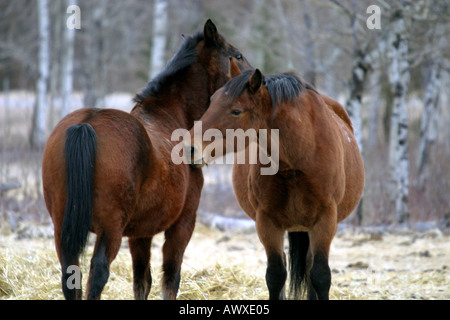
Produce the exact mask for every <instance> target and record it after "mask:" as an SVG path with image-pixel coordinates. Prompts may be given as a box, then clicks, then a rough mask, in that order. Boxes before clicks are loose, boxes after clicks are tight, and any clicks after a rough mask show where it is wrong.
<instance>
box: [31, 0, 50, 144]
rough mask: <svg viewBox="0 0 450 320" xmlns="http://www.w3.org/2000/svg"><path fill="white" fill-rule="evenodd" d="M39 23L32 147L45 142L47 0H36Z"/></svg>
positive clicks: (47, 68) (47, 74) (47, 49)
mask: <svg viewBox="0 0 450 320" xmlns="http://www.w3.org/2000/svg"><path fill="white" fill-rule="evenodd" d="M37 6H38V10H37V12H38V24H39V27H38V29H39V61H38V64H39V77H38V81H37V95H36V105H35V110H34V115H33V124H32V130H31V136H30V142H31V146H32V147H33V148H39V147H42V146H43V145H44V143H45V120H46V111H47V82H48V77H49V60H50V52H49V42H50V29H49V13H48V2H47V0H38V2H37Z"/></svg>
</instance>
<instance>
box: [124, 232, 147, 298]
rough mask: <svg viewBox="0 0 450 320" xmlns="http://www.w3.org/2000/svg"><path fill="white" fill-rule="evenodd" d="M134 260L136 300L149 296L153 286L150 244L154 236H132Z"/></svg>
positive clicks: (131, 243) (131, 248)
mask: <svg viewBox="0 0 450 320" xmlns="http://www.w3.org/2000/svg"><path fill="white" fill-rule="evenodd" d="M128 243H129V246H130V252H131V258H132V260H133V290H134V298H135V299H136V300H145V299H147V298H148V295H149V293H150V289H151V288H152V274H151V270H150V250H151V249H150V246H151V244H152V238H130V239H129V240H128Z"/></svg>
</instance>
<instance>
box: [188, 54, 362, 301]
mask: <svg viewBox="0 0 450 320" xmlns="http://www.w3.org/2000/svg"><path fill="white" fill-rule="evenodd" d="M232 65H233V62H232ZM233 70H235V71H236V72H235V73H238V74H239V73H240V72H239V70H238V69H237V68H233ZM200 121H201V123H202V132H205V131H206V130H208V129H210V128H216V129H218V130H220V131H221V132H222V135H223V137H225V136H226V134H225V132H226V129H238V128H239V129H243V130H246V131H247V130H248V129H250V128H252V129H256V130H258V134H257V142H258V144H259V147H260V148H261V145H260V144H261V135H260V133H261V132H262V131H261V130H260V129H266V130H267V129H269V130H270V131H269V132H274V134H275V133H276V131H272V130H273V129H277V130H278V131H277V132H278V137H279V138H278V141H277V140H276V139H272V138H273V137H272V136H271V137H270V138H271V139H269V138H268V139H267V141H271V143H270V144H269V145H268V150H266V152H267V154H268V155H269V158H270V159H271V160H273V159H275V157H274V152H275V151H277V152H278V154H277V157H276V159H278V164H276V165H277V169H278V171H277V172H276V174H271V175H264V174H262V173H261V172H262V171H261V169H262V168H263V167H268V165H263V164H262V163H261V160H258V162H257V163H256V164H249V163H248V162H246V163H245V164H236V162H235V164H234V167H233V185H234V190H235V194H236V196H237V199H238V201H239V203H240V205H241V207H242V208H243V210H244V211H245V212H246V213H247V214H248V215H249V216H250V217H251V218H252V219H253V220H255V221H256V230H257V233H258V236H259V238H260V240H261V242H262V244H263V245H264V248H265V251H266V254H267V259H268V265H267V270H266V282H267V286H268V289H269V296H270V299H279V298H284V285H285V282H286V278H287V271H286V261H285V254H284V251H283V241H284V234H285V232H286V231H287V232H288V239H289V254H290V289H291V290H290V291H291V294H292V295H293V297H294V298H299V297H300V296H301V294H302V293H303V290H302V289H303V288H302V282H304V281H306V282H307V284H308V297H309V298H310V299H317V298H318V299H328V297H329V288H330V285H331V273H330V268H329V265H328V256H329V250H330V244H331V241H332V239H333V237H334V235H335V233H336V229H337V224H338V222H340V221H342V220H343V219H344V218H345V217H347V216H348V215H349V214H350V213H351V212H352V210H353V209H354V208H355V207H356V205H357V204H358V202H359V200H360V197H361V194H362V190H363V187H364V167H363V162H362V159H361V154H360V151H359V149H358V145H357V143H356V141H355V138H354V136H353V129H352V125H351V122H350V119H349V117H348V115H347V113H346V112H345V110H344V108H343V107H342V106H341V105H340V104H339V103H337V102H336V101H334V100H333V99H331V98H328V97H325V96H323V95H321V94H319V93H318V92H317V91H316V90H315V89H314V88H312V87H311V86H310V85H308V84H306V83H304V82H303V81H302V80H300V79H299V78H298V77H297V76H295V75H294V74H275V75H269V76H266V77H264V76H263V75H262V74H261V72H260V71H259V70H256V71H254V72H252V71H246V72H243V73H242V74H239V75H236V77H234V78H232V79H231V80H230V81H229V82H228V83H227V84H226V85H225V86H224V87H223V88H221V89H219V90H218V91H217V92H216V93H215V94H214V95H213V97H212V98H211V105H210V107H209V109H208V110H207V111H206V112H205V114H204V115H203V116H202V118H201V119H200ZM193 130H194V129H191V132H190V134H192V131H193ZM269 135H270V133H269ZM191 136H192V135H191ZM210 143H211V142H209V141H202V142H201V143H200V144H199V143H196V140H195V139H194V138H192V139H191V140H190V143H188V144H187V145H186V150H188V151H190V152H192V156H191V157H192V158H191V162H192V163H198V165H195V164H194V165H193V166H195V167H199V166H201V165H202V164H204V163H205V162H208V158H207V155H205V154H204V152H203V151H204V150H205V148H206V147H207V146H208V145H209V144H210ZM215 143H217V141H215ZM277 143H278V144H277ZM275 144H276V145H275ZM221 145H223V146H225V145H226V143H222V144H221ZM248 145H249V143H248V140H247V141H246V144H241V148H242V146H243V147H244V148H245V147H247V151H248V150H249V149H250V148H249V147H248ZM232 150H233V149H232ZM219 151H220V152H223V154H225V153H226V150H225V149H223V150H219ZM233 151H234V152H237V151H241V150H239V148H238V146H235V148H234V150H233ZM205 153H206V154H207V152H205ZM263 154H264V153H263ZM246 157H247V160H248V159H249V155H248V153H247V154H246ZM235 158H236V155H235ZM260 159H261V158H260Z"/></svg>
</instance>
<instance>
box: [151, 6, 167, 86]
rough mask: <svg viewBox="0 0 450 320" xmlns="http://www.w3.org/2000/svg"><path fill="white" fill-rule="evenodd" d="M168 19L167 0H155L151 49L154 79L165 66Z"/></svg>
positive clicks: (152, 76) (152, 75)
mask: <svg viewBox="0 0 450 320" xmlns="http://www.w3.org/2000/svg"><path fill="white" fill-rule="evenodd" d="M167 21H168V9H167V0H155V4H154V9H153V44H152V50H151V60H150V72H149V79H153V78H154V77H155V76H157V75H158V74H159V73H160V72H161V70H162V69H163V68H164V64H165V59H164V54H165V50H166V42H167V36H166V29H167Z"/></svg>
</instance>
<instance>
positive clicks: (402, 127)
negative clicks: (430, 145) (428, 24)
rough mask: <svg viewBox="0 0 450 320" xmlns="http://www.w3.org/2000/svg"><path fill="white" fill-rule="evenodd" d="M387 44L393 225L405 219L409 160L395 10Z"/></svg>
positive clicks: (403, 31) (402, 54) (400, 22)
mask: <svg viewBox="0 0 450 320" xmlns="http://www.w3.org/2000/svg"><path fill="white" fill-rule="evenodd" d="M390 28H391V32H390V35H389V36H390V38H389V42H388V50H389V53H388V54H389V58H390V66H389V70H388V72H389V81H390V84H391V88H392V93H393V96H394V99H393V105H392V116H391V128H390V138H389V152H390V153H389V167H390V172H391V177H392V180H391V188H390V192H389V193H390V195H391V196H392V199H391V200H392V202H393V204H394V210H395V219H396V222H397V223H407V222H408V218H409V209H408V197H409V157H408V110H407V104H406V93H407V91H408V85H409V78H410V70H409V62H408V59H407V55H408V40H407V38H406V36H407V27H406V21H405V17H404V12H403V11H402V10H401V9H398V10H396V12H395V13H394V15H393V19H392V23H391V26H390Z"/></svg>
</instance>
